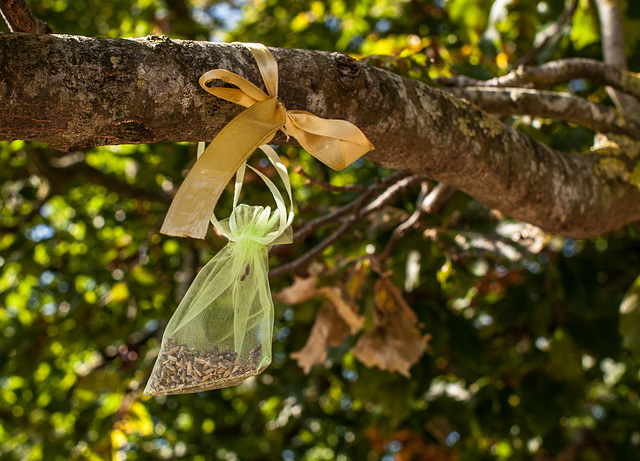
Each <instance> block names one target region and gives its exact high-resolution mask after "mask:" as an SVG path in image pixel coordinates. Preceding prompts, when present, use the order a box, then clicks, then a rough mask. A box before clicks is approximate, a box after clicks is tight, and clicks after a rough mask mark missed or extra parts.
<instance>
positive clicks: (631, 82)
mask: <svg viewBox="0 0 640 461" xmlns="http://www.w3.org/2000/svg"><path fill="white" fill-rule="evenodd" d="M578 78H583V79H586V80H591V81H592V82H595V83H599V84H601V85H608V86H610V87H612V88H615V89H617V90H620V91H623V92H625V93H629V94H631V95H633V96H636V97H639V96H640V85H638V81H639V80H640V77H638V74H636V73H634V72H629V71H627V70H621V69H619V68H617V67H614V66H611V65H609V64H606V63H604V62H602V61H596V60H594V59H586V58H566V59H558V60H557V61H551V62H548V63H545V64H543V65H541V66H538V67H536V66H520V67H518V68H516V69H514V70H512V71H511V72H509V73H508V74H506V75H503V76H501V77H495V78H491V79H489V80H477V79H475V78H471V77H467V76H466V75H454V76H452V77H441V78H437V79H436V80H435V81H436V82H437V83H441V84H443V85H445V86H485V87H494V88H504V87H525V88H538V89H545V88H551V87H552V86H554V85H558V84H560V83H565V82H568V81H570V80H573V79H578Z"/></svg>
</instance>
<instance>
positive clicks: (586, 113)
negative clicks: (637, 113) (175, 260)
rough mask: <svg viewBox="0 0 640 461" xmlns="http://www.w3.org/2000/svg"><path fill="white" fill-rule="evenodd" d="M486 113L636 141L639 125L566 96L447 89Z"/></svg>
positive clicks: (518, 90) (604, 108) (639, 137)
mask: <svg viewBox="0 0 640 461" xmlns="http://www.w3.org/2000/svg"><path fill="white" fill-rule="evenodd" d="M449 91H450V92H451V93H452V94H453V95H455V96H456V97H458V98H464V99H466V100H467V101H470V102H472V103H474V104H475V105H477V106H478V107H480V108H481V109H483V110H486V111H487V112H489V113H491V114H494V115H497V116H505V115H532V116H535V117H545V118H553V119H556V120H563V121H565V122H572V123H577V124H579V125H582V126H584V127H586V128H589V129H590V130H593V131H599V132H606V133H615V134H624V135H626V136H629V137H630V138H632V139H635V140H640V123H638V122H637V121H635V120H633V119H631V118H627V117H625V116H624V114H622V113H620V112H619V111H617V110H615V109H612V108H609V107H607V106H603V105H601V104H596V103H594V102H591V101H588V100H587V99H584V98H581V97H579V96H573V95H571V94H568V93H553V92H549V91H539V90H527V89H521V88H487V87H464V88H450V89H449Z"/></svg>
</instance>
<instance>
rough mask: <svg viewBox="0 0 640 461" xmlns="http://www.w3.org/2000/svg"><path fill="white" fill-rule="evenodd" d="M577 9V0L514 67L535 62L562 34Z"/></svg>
mask: <svg viewBox="0 0 640 461" xmlns="http://www.w3.org/2000/svg"><path fill="white" fill-rule="evenodd" d="M577 7H578V0H574V2H573V4H572V5H571V7H569V8H568V9H567V10H565V12H564V13H562V15H561V16H560V17H559V18H558V19H557V21H556V22H554V23H553V24H552V25H551V26H549V27H548V28H547V29H546V30H545V31H544V32H543V33H542V34H541V37H542V40H541V41H540V43H539V44H538V45H536V46H534V47H533V48H531V49H530V50H529V51H527V52H526V53H525V54H524V55H523V56H522V57H520V59H518V61H517V62H516V64H515V66H514V67H518V66H522V65H525V64H530V63H531V62H533V60H535V58H536V57H537V56H538V55H539V54H540V53H541V52H542V50H544V49H545V48H546V47H547V45H548V44H549V43H550V42H551V41H552V40H553V39H554V38H556V37H557V36H558V35H559V34H560V32H562V29H563V28H564V26H565V24H566V23H567V22H569V21H570V20H571V18H572V17H573V13H575V11H576V8H577Z"/></svg>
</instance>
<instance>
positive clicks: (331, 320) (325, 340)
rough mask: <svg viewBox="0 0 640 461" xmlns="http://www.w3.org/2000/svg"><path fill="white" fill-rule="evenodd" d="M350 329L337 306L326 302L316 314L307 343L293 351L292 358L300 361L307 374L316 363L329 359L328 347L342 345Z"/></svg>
mask: <svg viewBox="0 0 640 461" xmlns="http://www.w3.org/2000/svg"><path fill="white" fill-rule="evenodd" d="M349 330H350V329H349V326H348V325H347V324H346V322H345V321H344V320H343V319H342V317H341V316H340V315H339V314H338V313H337V311H336V309H335V307H334V306H333V305H332V304H331V303H330V302H326V303H325V304H324V305H323V306H322V307H321V308H320V310H319V311H318V314H317V315H316V319H315V321H314V323H313V327H311V333H310V334H309V338H308V339H307V342H306V344H305V345H304V347H303V348H302V349H300V350H299V351H297V352H294V353H292V354H291V358H292V359H294V360H296V361H297V362H298V366H299V367H300V368H302V370H303V371H304V373H305V374H309V372H310V371H311V368H312V367H313V366H314V365H321V364H323V363H324V361H325V360H326V359H327V347H329V346H334V347H336V346H339V345H341V344H342V342H343V341H344V340H345V338H346V337H348V336H349Z"/></svg>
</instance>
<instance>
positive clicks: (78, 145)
mask: <svg viewBox="0 0 640 461" xmlns="http://www.w3.org/2000/svg"><path fill="white" fill-rule="evenodd" d="M272 52H273V54H274V56H275V57H276V59H277V60H278V63H279V71H280V100H281V101H282V102H283V103H284V104H285V105H286V107H287V108H289V109H302V110H308V111H310V112H312V113H314V114H316V115H318V116H321V117H327V118H342V119H347V120H350V121H352V122H354V123H355V124H356V125H357V126H359V127H360V128H361V129H362V130H363V131H364V132H365V134H366V135H367V136H368V137H369V139H371V141H372V142H373V144H374V145H375V146H376V150H375V151H373V152H371V153H370V154H369V155H368V158H369V159H371V160H372V161H374V162H376V163H378V164H380V165H384V166H386V167H390V168H396V169H404V170H410V171H412V172H415V173H418V174H423V175H425V176H427V177H429V178H432V179H436V180H440V181H443V182H445V183H447V184H449V185H451V186H454V187H457V188H459V189H462V190H464V191H466V192H467V193H469V194H470V195H472V196H473V197H475V198H476V199H478V200H479V201H481V202H483V203H485V204H486V205H487V206H490V207H494V208H497V209H500V210H501V211H503V212H504V213H506V214H509V215H511V216H513V217H514V218H519V219H523V220H525V221H528V222H531V223H533V224H537V225H539V226H541V227H543V228H544V229H546V230H548V231H551V232H558V233H562V234H565V235H569V236H574V237H587V236H594V235H600V234H602V233H605V232H607V231H610V230H612V229H617V228H619V227H620V226H622V225H624V224H625V223H629V222H631V221H634V220H637V219H638V218H640V190H638V188H637V187H636V185H634V184H632V182H631V181H630V179H629V178H630V169H631V168H632V167H633V163H634V161H633V160H632V159H631V158H630V157H631V154H632V152H631V151H630V152H628V153H625V148H624V147H620V146H623V143H619V144H616V146H618V147H617V148H612V147H611V144H609V148H608V149H605V150H603V151H602V152H606V153H607V155H604V154H598V153H596V152H593V153H587V154H579V155H576V154H564V153H560V152H557V151H554V150H552V149H550V148H549V147H547V146H545V145H542V144H540V143H537V142H535V141H533V140H532V139H530V138H528V137H527V136H525V135H523V134H522V133H519V132H517V131H515V130H513V129H511V128H509V127H507V126H505V125H503V124H502V123H500V122H499V121H498V120H497V119H495V118H493V117H491V116H489V115H487V114H486V113H484V112H483V111H481V110H480V109H478V108H477V107H475V106H473V105H472V104H470V103H468V102H466V101H463V100H460V99H457V98H455V97H453V96H451V95H449V94H447V93H446V92H444V91H441V90H438V89H433V88H430V87H427V86H425V85H424V84H422V83H420V82H417V81H413V80H408V79H404V78H402V77H400V76H397V75H395V74H392V73H389V72H386V71H384V70H381V69H377V68H372V67H369V66H366V65H363V64H361V63H358V62H356V61H354V60H352V59H350V58H348V57H345V56H343V55H340V54H336V53H333V54H332V53H326V52H318V51H303V50H285V49H272ZM215 68H225V69H229V70H232V71H234V72H237V73H238V74H240V75H242V76H244V77H246V78H248V79H249V80H251V81H253V82H256V83H258V82H260V78H259V73H258V70H257V67H256V65H255V62H254V61H253V59H252V58H251V55H250V52H249V51H248V50H245V49H243V48H242V47H238V46H234V45H223V44H215V43H206V42H191V41H171V40H168V39H158V38H157V37H155V38H154V37H150V38H149V39H108V38H87V37H77V36H55V35H48V36H45V35H23V34H4V35H0V113H2V114H3V115H2V117H1V118H0V139H2V140H12V139H27V140H35V141H42V142H47V143H49V144H50V145H52V146H55V147H58V148H61V149H65V150H68V151H72V150H77V149H82V148H83V147H88V146H98V145H105V144H121V143H153V142H161V141H171V142H175V141H201V140H210V139H211V138H212V137H213V136H215V134H216V133H217V132H218V131H219V130H220V129H221V127H222V126H224V124H225V123H227V122H228V121H229V120H230V119H231V118H232V117H233V116H235V115H236V114H237V113H239V112H240V110H241V108H239V107H238V106H235V105H233V104H231V103H227V102H224V101H222V100H218V99H216V98H215V97H213V96H211V95H209V94H207V93H206V92H204V91H202V90H201V89H200V88H199V87H198V84H197V82H198V78H199V77H200V75H201V74H202V73H204V72H205V71H207V70H210V69H215ZM275 141H276V142H281V143H284V142H285V141H284V137H282V136H280V137H279V138H277V139H276V140H275Z"/></svg>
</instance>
